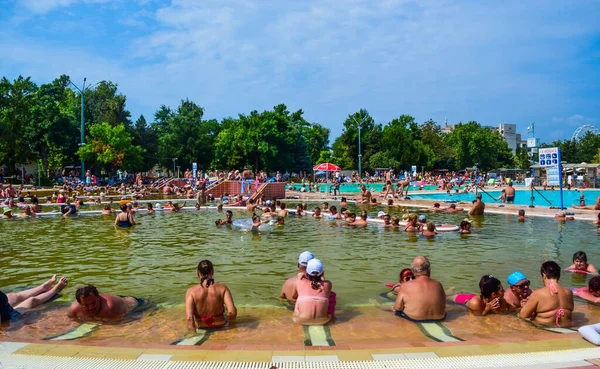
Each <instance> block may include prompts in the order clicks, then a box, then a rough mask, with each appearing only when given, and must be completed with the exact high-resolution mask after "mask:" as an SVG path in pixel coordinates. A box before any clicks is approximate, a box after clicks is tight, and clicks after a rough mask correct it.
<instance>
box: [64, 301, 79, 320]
mask: <svg viewBox="0 0 600 369" xmlns="http://www.w3.org/2000/svg"><path fill="white" fill-rule="evenodd" d="M78 310H79V303H78V302H77V301H73V303H72V304H71V306H70V307H69V311H68V312H67V317H68V318H69V319H73V320H75V319H77V318H79V314H78V313H77V312H78Z"/></svg>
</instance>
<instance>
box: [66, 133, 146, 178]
mask: <svg viewBox="0 0 600 369" xmlns="http://www.w3.org/2000/svg"><path fill="white" fill-rule="evenodd" d="M132 141H133V138H132V137H131V135H130V134H129V133H128V132H127V131H126V129H125V125H123V124H118V125H116V126H113V125H111V124H109V123H100V124H95V125H93V126H92V127H91V128H90V137H89V142H88V143H86V144H85V145H83V146H81V147H80V148H79V150H78V151H77V155H78V156H79V157H80V158H82V159H83V160H85V161H86V162H90V163H91V164H92V165H98V166H100V167H103V168H105V169H107V170H108V171H110V170H111V169H113V168H114V169H127V168H135V167H139V166H140V164H141V162H142V153H143V152H144V149H143V148H142V147H141V146H137V145H132Z"/></svg>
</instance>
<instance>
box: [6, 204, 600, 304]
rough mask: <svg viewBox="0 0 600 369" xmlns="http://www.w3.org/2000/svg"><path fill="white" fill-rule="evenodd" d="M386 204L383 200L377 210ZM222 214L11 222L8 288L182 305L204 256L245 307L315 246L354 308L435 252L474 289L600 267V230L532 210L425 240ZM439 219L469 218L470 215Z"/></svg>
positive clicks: (459, 283) (447, 281)
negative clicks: (256, 226) (60, 285)
mask: <svg viewBox="0 0 600 369" xmlns="http://www.w3.org/2000/svg"><path fill="white" fill-rule="evenodd" d="M290 205H291V203H290ZM378 210H381V209H380V208H372V209H371V210H370V214H373V215H374V214H376V213H377V211H378ZM401 211H402V209H398V210H397V213H398V214H400V213H401ZM218 217H224V214H218V213H217V212H216V211H215V210H201V211H186V212H180V213H157V214H156V215H150V216H148V215H140V216H138V221H139V222H140V223H141V224H140V225H138V226H136V227H135V228H134V229H128V230H120V229H115V228H114V227H113V225H112V223H113V219H114V218H113V217H112V216H108V217H102V216H82V217H77V218H69V219H62V218H60V217H57V218H43V219H36V220H25V221H23V220H14V221H0V239H1V244H0V258H1V263H2V275H1V276H0V288H1V289H3V290H10V289H12V288H15V287H23V286H30V285H35V284H39V283H41V282H42V281H44V280H46V279H47V278H48V277H49V276H50V275H51V274H53V273H57V274H59V275H65V276H67V277H68V278H69V280H70V284H69V287H68V288H67V289H66V290H65V292H64V294H65V295H66V296H65V299H67V298H68V299H72V298H73V297H74V291H75V289H76V287H77V286H79V285H82V284H86V283H91V284H94V285H96V286H97V287H98V288H99V289H100V291H101V292H104V293H114V294H120V295H134V296H139V297H144V298H148V299H151V300H153V301H156V302H170V303H175V304H179V303H183V299H184V294H185V291H186V289H187V288H188V287H189V286H190V285H192V284H194V283H197V278H196V272H195V271H196V265H197V263H198V261H199V260H201V259H204V258H207V259H210V260H212V261H213V263H214V264H215V269H216V273H215V277H216V279H217V280H218V281H221V282H224V283H227V284H228V285H229V286H230V288H231V290H232V293H233V296H234V299H235V302H236V304H238V305H241V306H244V305H245V306H261V305H279V304H280V302H279V299H278V295H279V290H280V287H281V284H282V283H283V281H284V280H285V278H287V277H288V276H291V275H292V274H293V273H294V271H295V268H296V262H297V257H298V254H299V253H300V252H302V251H304V250H311V251H312V252H313V253H314V254H315V255H316V256H317V257H318V258H320V259H321V260H323V262H324V264H325V275H326V277H327V278H328V279H330V280H332V282H333V285H334V290H335V291H336V292H337V294H338V305H340V306H344V305H346V306H347V305H351V304H368V303H369V299H371V298H373V297H374V296H375V295H376V294H378V293H380V292H382V291H384V290H385V287H384V283H385V282H394V281H396V280H397V276H398V273H399V271H400V270H401V269H402V268H404V267H407V266H409V263H410V261H411V259H412V258H413V257H414V256H416V255H419V254H422V255H427V256H428V257H430V259H431V262H432V270H433V276H434V277H435V278H437V279H439V280H440V281H442V283H443V284H444V286H445V287H446V288H449V287H455V288H456V289H457V290H458V291H471V292H477V286H478V282H479V278H480V277H481V276H482V275H483V274H493V275H495V276H497V277H498V278H500V279H501V280H502V281H503V282H504V281H505V279H506V276H507V274H509V273H510V272H512V271H514V270H522V271H523V272H525V273H526V274H527V276H528V277H529V278H530V279H531V280H532V283H533V286H534V287H536V286H539V285H540V280H539V266H540V263H541V262H543V261H545V260H548V259H552V260H556V261H558V262H559V264H560V265H561V266H562V267H567V266H568V265H570V262H571V257H572V254H573V253H574V252H575V251H577V250H580V249H581V250H584V251H586V252H587V254H588V258H589V260H590V261H591V262H592V263H595V264H596V265H597V266H600V265H598V264H600V250H599V249H598V247H597V245H598V244H599V241H600V232H598V230H597V228H596V226H595V225H593V224H591V223H586V222H580V221H576V222H568V223H566V224H558V223H557V222H556V221H555V220H553V219H545V218H529V219H527V221H526V222H525V223H517V221H516V216H498V215H487V216H486V217H485V219H483V220H481V221H477V222H475V223H474V227H473V229H474V233H473V234H472V235H470V236H462V237H461V236H460V235H458V234H457V233H446V234H440V235H439V236H437V238H436V239H435V240H426V239H424V238H421V237H414V236H410V235H408V234H405V233H404V232H398V231H395V230H389V229H382V228H380V227H378V226H376V225H370V226H368V227H367V228H365V229H353V228H346V227H340V226H339V224H337V223H336V222H332V221H328V220H325V219H323V220H317V219H314V218H311V217H304V218H296V217H294V216H291V217H290V218H289V219H288V220H287V223H286V225H285V227H284V228H282V229H275V230H272V231H271V232H269V233H266V234H262V235H253V234H250V233H245V232H242V231H237V230H233V229H229V228H216V227H215V225H214V220H215V219H217V218H218ZM244 217H246V218H247V217H249V215H248V214H247V213H246V212H244V211H234V219H238V218H244ZM428 217H429V218H430V219H432V220H436V221H440V222H442V223H453V224H458V223H459V222H460V220H461V219H463V218H464V217H465V215H453V214H428ZM562 281H563V283H564V284H565V285H567V286H568V285H573V286H580V285H583V284H584V283H585V279H581V278H580V277H578V276H573V275H570V274H569V275H564V276H563V280H562ZM505 287H506V285H505Z"/></svg>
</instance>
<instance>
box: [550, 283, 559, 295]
mask: <svg viewBox="0 0 600 369" xmlns="http://www.w3.org/2000/svg"><path fill="white" fill-rule="evenodd" d="M548 288H549V289H550V295H551V296H554V295H556V294H558V289H557V288H556V285H555V284H554V282H548Z"/></svg>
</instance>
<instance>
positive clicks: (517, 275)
mask: <svg viewBox="0 0 600 369" xmlns="http://www.w3.org/2000/svg"><path fill="white" fill-rule="evenodd" d="M525 279H527V277H525V274H523V273H521V272H514V273H512V274H510V275H509V276H508V277H507V278H506V282H508V284H509V285H510V286H514V285H515V284H517V283H519V282H521V281H523V280H525Z"/></svg>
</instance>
